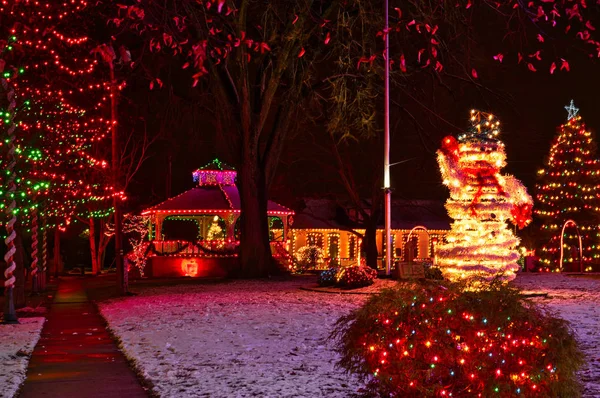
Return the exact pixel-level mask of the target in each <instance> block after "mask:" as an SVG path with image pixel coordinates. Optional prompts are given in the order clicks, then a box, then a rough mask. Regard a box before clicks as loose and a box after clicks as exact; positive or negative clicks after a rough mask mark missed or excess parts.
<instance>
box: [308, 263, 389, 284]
mask: <svg viewBox="0 0 600 398" xmlns="http://www.w3.org/2000/svg"><path fill="white" fill-rule="evenodd" d="M376 278H377V271H376V270H374V269H373V268H370V267H367V266H365V265H360V266H355V267H331V268H329V269H326V270H325V271H323V272H321V273H320V274H319V279H318V283H319V286H338V287H342V288H346V289H355V288H359V287H365V286H369V285H372V284H373V282H374V281H375V279H376Z"/></svg>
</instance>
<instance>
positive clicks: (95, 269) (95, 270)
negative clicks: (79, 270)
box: [90, 217, 100, 275]
mask: <svg viewBox="0 0 600 398" xmlns="http://www.w3.org/2000/svg"><path fill="white" fill-rule="evenodd" d="M90 255H91V257H92V274H93V275H98V274H99V273H100V270H99V269H98V250H97V249H96V224H95V223H94V218H93V217H90Z"/></svg>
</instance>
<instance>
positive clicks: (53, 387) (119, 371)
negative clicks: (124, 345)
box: [20, 277, 148, 398]
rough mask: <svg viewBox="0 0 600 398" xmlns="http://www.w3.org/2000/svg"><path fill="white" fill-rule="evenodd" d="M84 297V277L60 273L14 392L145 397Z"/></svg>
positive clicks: (41, 395)
mask: <svg viewBox="0 0 600 398" xmlns="http://www.w3.org/2000/svg"><path fill="white" fill-rule="evenodd" d="M147 396H148V393H147V392H146V391H145V389H144V388H142V386H141V385H140V383H139V381H138V379H137V377H136V375H135V374H134V372H133V371H132V370H131V369H130V368H129V365H128V364H127V361H126V360H125V357H124V356H123V354H122V353H121V351H119V350H118V348H117V345H116V344H115V342H114V341H113V340H112V339H111V337H110V335H109V334H108V332H107V331H106V326H105V323H104V320H103V319H102V317H101V316H100V314H98V311H97V310H96V307H95V306H94V305H93V304H92V303H91V302H90V301H89V300H88V297H87V295H86V292H85V280H84V279H81V278H79V277H66V278H65V277H63V278H61V280H60V282H59V284H58V290H57V293H56V297H55V300H54V302H53V304H52V306H51V307H50V311H49V312H48V314H47V319H46V323H45V325H44V328H43V329H42V335H41V338H40V340H39V342H38V344H37V346H36V347H35V349H34V351H33V355H32V356H31V361H30V362H29V369H28V370H27V379H26V380H25V384H24V385H23V388H22V389H21V394H20V397H24V398H30V397H31V398H34V397H64V398H69V397H82V398H85V397H103V398H106V397H128V398H129V397H134V398H135V397H147Z"/></svg>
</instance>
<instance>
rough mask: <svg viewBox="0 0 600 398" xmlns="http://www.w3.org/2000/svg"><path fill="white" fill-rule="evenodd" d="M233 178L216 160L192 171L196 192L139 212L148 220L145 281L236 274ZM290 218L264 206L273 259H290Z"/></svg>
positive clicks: (238, 211)
mask: <svg viewBox="0 0 600 398" xmlns="http://www.w3.org/2000/svg"><path fill="white" fill-rule="evenodd" d="M236 175H237V172H236V171H235V170H234V169H233V168H231V167H229V166H227V165H225V164H224V163H223V162H220V161H219V160H218V159H215V160H213V161H212V162H210V163H209V164H208V165H206V166H204V167H202V168H200V169H198V170H196V171H194V172H193V178H194V182H196V183H197V185H196V186H195V187H194V188H192V189H190V190H188V191H185V192H183V193H182V194H180V195H177V196H175V197H173V198H170V199H167V200H166V201H164V202H162V203H159V204H157V205H155V206H153V207H151V208H149V209H147V210H145V211H144V212H142V215H144V216H147V217H149V219H150V222H149V237H150V246H149V251H150V252H151V253H149V259H148V263H147V266H146V271H145V273H146V274H147V275H148V276H153V277H167V276H195V277H206V276H209V277H210V276H213V277H220V276H225V275H227V274H229V273H230V272H231V271H234V270H235V267H236V266H237V259H236V257H237V247H238V244H239V228H238V225H239V219H240V217H243V215H242V214H241V206H240V195H239V192H238V189H237V187H236V185H235V179H236ZM293 214H294V212H293V211H292V210H290V209H288V208H286V207H284V206H281V205H279V204H277V203H275V202H272V201H268V204H267V215H268V217H269V231H270V240H271V249H272V251H273V254H274V256H276V257H277V256H279V257H286V256H288V254H287V249H288V247H287V246H288V242H287V236H288V226H289V220H288V219H289V217H290V216H291V215H293Z"/></svg>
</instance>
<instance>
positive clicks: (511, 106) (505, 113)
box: [124, 48, 600, 211]
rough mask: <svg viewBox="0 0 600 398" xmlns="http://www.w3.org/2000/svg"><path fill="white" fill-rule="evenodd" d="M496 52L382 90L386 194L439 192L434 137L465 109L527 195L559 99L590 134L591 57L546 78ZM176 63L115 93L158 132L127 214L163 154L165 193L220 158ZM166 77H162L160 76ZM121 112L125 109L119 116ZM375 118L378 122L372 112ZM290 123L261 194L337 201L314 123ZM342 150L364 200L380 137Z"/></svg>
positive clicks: (435, 195)
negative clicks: (497, 133) (455, 72)
mask: <svg viewBox="0 0 600 398" xmlns="http://www.w3.org/2000/svg"><path fill="white" fill-rule="evenodd" d="M496 50H497V48H490V49H489V51H488V53H487V54H485V58H483V59H484V62H483V63H482V61H481V59H480V60H479V65H481V66H480V67H479V68H478V74H479V79H478V83H479V86H475V85H473V84H470V83H465V82H463V81H457V79H455V78H453V77H451V76H447V75H444V73H442V74H441V76H442V81H443V83H444V86H442V85H441V84H437V83H432V79H431V78H430V76H428V75H427V74H423V75H422V76H416V77H411V78H410V79H409V80H407V83H406V85H405V86H404V87H395V88H394V87H393V88H392V110H391V122H390V125H391V131H392V152H391V162H392V163H394V162H399V161H403V160H407V159H409V160H408V161H407V162H405V163H402V164H400V165H397V166H394V167H393V168H392V186H393V188H394V193H393V195H394V197H395V198H409V199H437V200H446V199H447V198H448V191H447V189H446V188H445V187H444V186H443V185H442V184H441V178H440V175H439V171H438V166H437V162H436V155H435V151H436V150H437V149H438V148H439V145H440V142H441V140H442V138H443V137H444V136H446V135H448V134H458V133H460V132H462V131H463V130H465V129H466V128H467V127H468V125H469V121H468V116H469V111H470V109H472V108H477V109H480V110H482V111H485V112H490V113H493V114H495V115H496V116H497V118H498V119H499V120H500V121H501V129H502V133H501V137H500V138H501V139H502V140H503V141H504V142H505V144H506V150H507V160H508V167H507V168H505V169H504V170H503V172H505V173H510V174H514V175H515V176H516V177H517V178H519V179H521V180H522V181H523V182H524V183H525V184H526V186H527V187H528V188H529V191H530V193H531V194H533V188H534V185H535V176H536V172H537V170H538V169H539V168H540V167H541V166H542V164H543V160H544V157H545V156H547V153H548V151H549V147H550V142H551V140H552V137H553V136H554V135H555V134H556V129H557V127H558V126H559V125H560V124H561V123H564V122H566V119H567V112H566V110H565V109H564V106H566V105H567V104H568V103H569V101H570V100H571V99H573V100H574V101H575V104H576V106H577V107H579V108H580V114H581V115H582V116H583V120H584V121H585V122H586V124H587V127H588V128H589V129H590V130H591V131H592V132H598V131H600V113H599V112H598V111H597V107H598V106H599V105H598V101H597V99H596V93H597V92H598V90H599V89H600V76H599V75H598V63H597V62H596V60H595V59H592V60H590V59H589V58H588V55H587V54H584V53H579V54H578V53H574V54H573V53H572V54H570V58H569V61H570V64H571V71H570V72H559V71H556V72H555V73H554V74H553V75H550V74H549V73H548V71H547V70H540V71H538V72H535V73H534V72H530V71H528V70H527V68H525V67H524V66H523V65H520V66H517V65H515V62H514V60H513V61H512V63H511V62H508V61H507V60H505V61H504V63H502V64H500V63H498V62H495V61H493V60H492V54H493V51H496ZM486 59H489V62H488V61H485V60H486ZM176 70H177V74H176V76H175V77H174V78H173V79H172V80H171V83H172V88H166V89H162V90H154V91H152V92H150V93H148V91H147V88H148V86H147V81H146V80H143V79H142V81H141V82H139V83H136V82H135V80H133V81H131V82H129V83H128V84H129V87H128V89H127V90H126V92H125V93H124V95H125V97H127V101H129V103H130V104H135V107H138V108H140V110H139V113H140V115H141V116H144V115H145V117H147V119H148V120H147V122H146V124H147V126H148V128H150V129H154V131H153V133H156V129H157V128H158V127H157V126H160V125H162V129H163V133H162V134H163V136H162V138H161V139H159V140H158V141H157V142H156V143H155V144H154V146H153V147H152V148H151V158H150V159H149V160H148V161H147V162H146V163H145V164H144V166H143V168H142V170H141V171H140V173H139V174H138V176H137V177H136V179H135V181H134V183H133V184H132V185H131V186H130V187H129V198H130V200H129V203H128V207H129V209H128V210H130V211H139V210H142V209H144V208H145V207H148V206H150V205H153V204H156V203H158V202H160V201H163V200H165V199H166V198H167V197H168V189H167V188H166V187H167V185H168V184H167V180H168V172H167V169H168V163H169V160H168V159H169V157H170V158H171V162H172V173H171V192H170V194H171V196H174V195H176V194H178V193H181V192H183V191H185V190H186V189H189V188H191V187H192V186H193V182H192V177H191V173H192V171H193V170H195V169H196V168H198V167H201V166H203V165H205V164H206V163H208V162H209V161H211V160H212V159H214V158H219V159H221V160H224V161H226V162H227V161H228V153H227V152H228V151H227V148H226V146H225V145H224V143H223V142H222V140H220V139H219V136H218V135H217V133H216V128H215V125H214V115H213V114H212V113H211V110H210V109H205V108H203V107H202V105H199V104H202V103H203V102H204V103H206V102H205V101H206V98H203V96H206V95H208V94H207V93H203V92H201V91H200V90H198V89H191V88H190V83H189V82H190V81H189V76H186V75H185V74H183V73H182V72H181V70H180V68H179V67H176ZM168 79H169V78H168V77H165V76H163V80H165V81H166V80H168ZM167 87H168V86H167ZM173 98H175V99H173ZM415 99H416V100H415ZM146 102H147V103H148V104H145V103H146ZM125 103H127V102H125ZM145 106H146V107H147V108H145V109H141V108H144V107H145ZM131 109H133V108H131V107H128V108H127V110H128V112H129V113H132V110H131ZM381 109H383V100H381ZM148 115H151V116H149V117H148ZM409 115H411V116H409ZM378 116H379V118H380V119H383V114H382V113H380V114H379V115H378ZM295 125H297V126H299V127H298V129H297V131H294V132H292V134H291V138H290V139H289V140H288V142H287V145H286V148H285V150H284V154H283V155H282V157H281V164H280V165H279V168H278V173H277V176H276V180H275V182H274V184H273V186H272V187H271V192H270V195H271V198H272V199H275V200H277V201H279V202H281V203H282V204H284V205H287V206H290V207H292V208H297V206H298V204H299V199H300V198H303V197H331V198H335V199H338V200H340V201H344V200H346V198H347V195H346V193H345V191H344V188H343V186H342V185H341V183H340V179H339V177H338V176H337V174H336V168H335V162H334V160H333V157H332V156H331V152H328V150H327V145H328V142H329V141H328V138H327V134H326V133H325V130H324V127H323V126H324V122H323V121H321V122H317V123H313V122H309V121H307V120H304V118H303V117H302V115H299V117H298V120H297V123H295ZM417 125H418V126H417ZM165 132H166V133H165ZM343 148H344V152H345V153H346V154H347V155H348V159H349V162H350V163H351V167H352V170H353V174H354V176H355V179H356V181H357V185H358V186H359V190H360V191H361V196H362V197H365V198H369V197H370V194H371V191H372V187H373V179H380V178H381V169H382V167H383V166H382V164H383V163H382V162H383V161H382V154H383V141H382V138H381V137H372V138H370V139H365V140H361V141H359V142H349V143H347V144H344V145H343Z"/></svg>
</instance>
